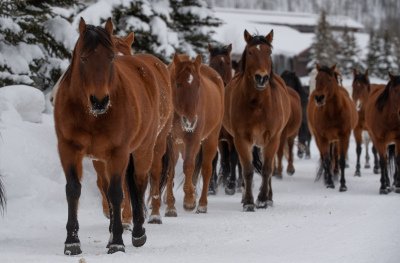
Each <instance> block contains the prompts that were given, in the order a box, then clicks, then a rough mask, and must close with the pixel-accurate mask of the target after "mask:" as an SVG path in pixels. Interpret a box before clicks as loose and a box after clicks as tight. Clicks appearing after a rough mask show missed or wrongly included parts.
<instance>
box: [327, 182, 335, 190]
mask: <svg viewBox="0 0 400 263" xmlns="http://www.w3.org/2000/svg"><path fill="white" fill-rule="evenodd" d="M326 188H331V189H335V185H334V184H333V183H330V184H327V185H326Z"/></svg>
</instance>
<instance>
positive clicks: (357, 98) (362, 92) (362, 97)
mask: <svg viewBox="0 0 400 263" xmlns="http://www.w3.org/2000/svg"><path fill="white" fill-rule="evenodd" d="M353 77H354V79H353V84H352V87H353V93H352V98H353V101H354V103H356V105H357V110H360V109H361V107H362V106H363V105H365V103H366V101H367V99H368V96H369V91H370V82H369V77H368V69H367V70H366V71H365V73H364V74H363V73H361V72H358V71H357V69H354V70H353Z"/></svg>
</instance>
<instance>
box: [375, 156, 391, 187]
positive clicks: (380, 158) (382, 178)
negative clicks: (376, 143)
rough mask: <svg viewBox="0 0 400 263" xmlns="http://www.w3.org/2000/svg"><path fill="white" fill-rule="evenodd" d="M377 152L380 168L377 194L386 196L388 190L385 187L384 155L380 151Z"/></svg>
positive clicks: (385, 161) (385, 168) (385, 164)
mask: <svg viewBox="0 0 400 263" xmlns="http://www.w3.org/2000/svg"><path fill="white" fill-rule="evenodd" d="M378 152H379V164H380V166H381V180H380V181H381V188H380V189H379V193H380V194H388V193H389V189H388V187H387V181H386V178H387V160H386V153H385V152H384V151H383V152H381V151H380V150H378Z"/></svg>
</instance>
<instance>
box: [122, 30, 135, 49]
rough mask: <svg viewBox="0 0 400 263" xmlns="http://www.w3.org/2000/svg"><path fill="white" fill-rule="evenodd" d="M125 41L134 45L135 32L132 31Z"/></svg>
mask: <svg viewBox="0 0 400 263" xmlns="http://www.w3.org/2000/svg"><path fill="white" fill-rule="evenodd" d="M124 41H125V43H126V44H127V45H129V46H132V44H133V41H135V35H134V34H133V32H130V33H129V34H128V35H127V36H126V37H125V38H124Z"/></svg>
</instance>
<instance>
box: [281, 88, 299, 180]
mask: <svg viewBox="0 0 400 263" xmlns="http://www.w3.org/2000/svg"><path fill="white" fill-rule="evenodd" d="M289 87H290V86H289ZM288 95H289V101H290V109H291V110H290V117H289V120H288V122H287V124H286V126H285V128H284V129H283V131H282V135H281V140H280V143H279V148H278V152H277V160H276V161H277V165H275V170H274V175H275V176H276V177H278V178H282V158H283V152H284V149H285V146H286V145H287V146H288V166H287V169H286V172H287V174H289V175H293V174H294V172H295V169H294V165H293V146H294V139H295V138H296V136H297V134H298V132H299V128H300V125H301V120H302V111H301V101H300V96H299V94H298V93H297V92H296V91H295V90H294V89H293V88H289V89H288Z"/></svg>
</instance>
